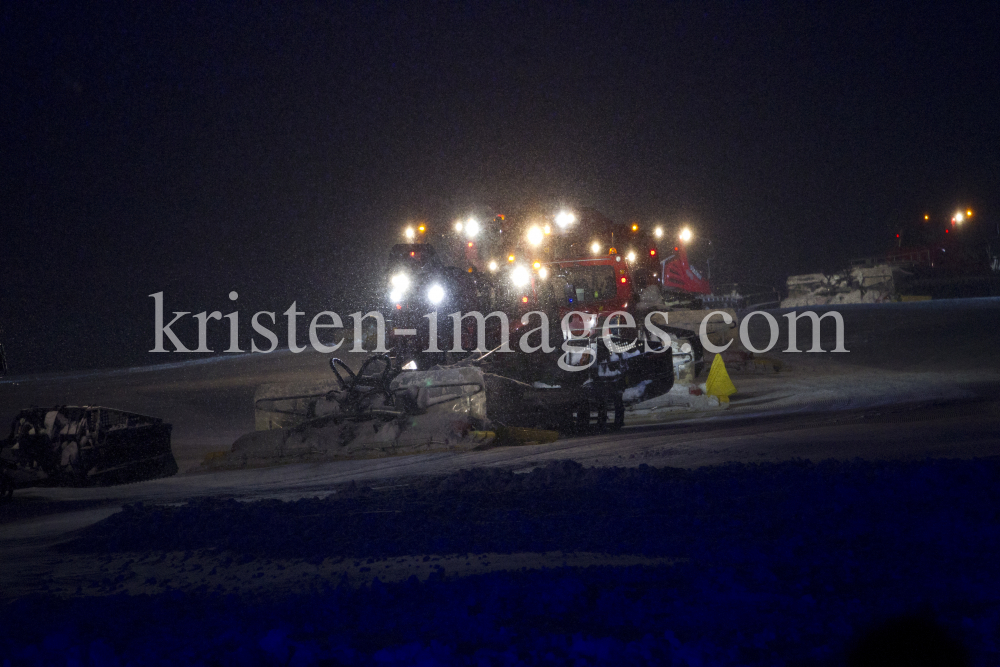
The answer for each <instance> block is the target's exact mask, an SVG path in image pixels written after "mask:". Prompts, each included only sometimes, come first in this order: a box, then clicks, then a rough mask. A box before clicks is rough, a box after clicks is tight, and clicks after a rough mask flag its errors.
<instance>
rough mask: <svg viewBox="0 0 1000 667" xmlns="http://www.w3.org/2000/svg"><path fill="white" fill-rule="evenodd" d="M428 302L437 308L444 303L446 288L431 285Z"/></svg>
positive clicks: (428, 291)
mask: <svg viewBox="0 0 1000 667" xmlns="http://www.w3.org/2000/svg"><path fill="white" fill-rule="evenodd" d="M427 300H428V301H430V302H431V303H432V304H433V305H435V306H436V305H438V304H439V303H441V302H442V301H444V288H443V287H441V286H440V285H431V288H430V289H429V290H427Z"/></svg>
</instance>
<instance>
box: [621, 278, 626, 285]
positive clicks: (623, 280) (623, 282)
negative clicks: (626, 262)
mask: <svg viewBox="0 0 1000 667" xmlns="http://www.w3.org/2000/svg"><path fill="white" fill-rule="evenodd" d="M625 283H626V278H625V276H622V285H624V284H625Z"/></svg>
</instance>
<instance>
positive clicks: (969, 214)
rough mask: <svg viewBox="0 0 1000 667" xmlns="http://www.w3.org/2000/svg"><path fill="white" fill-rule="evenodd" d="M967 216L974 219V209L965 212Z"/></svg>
mask: <svg viewBox="0 0 1000 667" xmlns="http://www.w3.org/2000/svg"><path fill="white" fill-rule="evenodd" d="M965 215H967V216H969V217H970V218H971V217H972V209H971V208H970V209H969V210H967V211H966V212H965Z"/></svg>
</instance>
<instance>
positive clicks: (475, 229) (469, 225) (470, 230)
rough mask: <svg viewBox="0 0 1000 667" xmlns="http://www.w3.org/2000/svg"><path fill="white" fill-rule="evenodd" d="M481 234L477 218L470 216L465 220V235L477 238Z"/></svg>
mask: <svg viewBox="0 0 1000 667" xmlns="http://www.w3.org/2000/svg"><path fill="white" fill-rule="evenodd" d="M478 234H479V221H477V220H476V219H475V218H469V219H468V220H466V222H465V235H466V236H468V237H469V238H470V239H474V238H476V236H477V235H478Z"/></svg>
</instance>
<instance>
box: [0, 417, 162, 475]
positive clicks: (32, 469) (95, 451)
mask: <svg viewBox="0 0 1000 667" xmlns="http://www.w3.org/2000/svg"><path fill="white" fill-rule="evenodd" d="M171 430H172V426H171V425H170V424H165V423H163V420H162V419H159V418H157V417H149V416H147V415H141V414H137V413H134V412H125V411H124V410H116V409H114V408H106V407H99V406H81V407H77V406H58V407H51V408H28V409H25V410H21V412H19V413H18V415H17V416H16V417H15V418H14V421H13V423H12V424H11V430H10V437H9V438H8V439H7V440H6V441H5V442H4V443H3V445H2V447H0V459H2V460H3V462H4V465H3V467H4V468H5V469H6V475H7V478H8V482H9V483H10V486H11V488H23V487H28V486H87V485H91V484H122V483H128V482H137V481H141V480H146V479H154V478H157V477H169V476H170V475H173V474H175V473H176V472H177V462H176V461H175V460H174V455H173V452H172V451H171V449H170V434H171Z"/></svg>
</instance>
